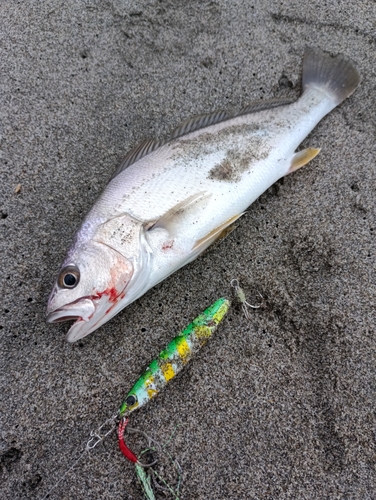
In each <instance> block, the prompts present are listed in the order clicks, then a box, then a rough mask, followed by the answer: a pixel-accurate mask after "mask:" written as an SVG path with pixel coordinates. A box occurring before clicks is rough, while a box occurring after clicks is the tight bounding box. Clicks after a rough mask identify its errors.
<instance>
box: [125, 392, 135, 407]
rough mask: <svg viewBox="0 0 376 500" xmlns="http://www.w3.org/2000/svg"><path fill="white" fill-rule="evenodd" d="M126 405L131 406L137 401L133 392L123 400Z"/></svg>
mask: <svg viewBox="0 0 376 500" xmlns="http://www.w3.org/2000/svg"><path fill="white" fill-rule="evenodd" d="M125 402H126V404H127V406H133V405H134V404H136V403H137V398H136V396H134V395H133V394H130V395H129V396H128V397H127V399H126V400H125Z"/></svg>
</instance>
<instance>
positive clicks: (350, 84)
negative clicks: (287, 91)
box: [303, 48, 360, 105]
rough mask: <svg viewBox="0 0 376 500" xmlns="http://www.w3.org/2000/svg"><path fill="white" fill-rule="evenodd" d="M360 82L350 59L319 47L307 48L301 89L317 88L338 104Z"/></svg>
mask: <svg viewBox="0 0 376 500" xmlns="http://www.w3.org/2000/svg"><path fill="white" fill-rule="evenodd" d="M359 82H360V75H359V72H358V70H357V69H356V67H355V64H354V63H353V62H352V61H351V59H349V58H347V57H346V56H344V55H341V54H339V55H336V56H331V55H330V54H329V53H327V52H324V51H322V50H320V49H314V48H307V49H306V51H305V54H304V61H303V91H305V90H307V89H308V88H315V87H316V88H319V89H320V90H322V91H323V92H326V93H327V94H328V95H329V96H330V97H331V99H333V101H334V102H335V105H338V104H339V103H340V102H342V101H343V100H344V99H346V97H348V96H350V95H351V94H352V93H353V92H354V90H355V89H356V87H357V86H358V84H359Z"/></svg>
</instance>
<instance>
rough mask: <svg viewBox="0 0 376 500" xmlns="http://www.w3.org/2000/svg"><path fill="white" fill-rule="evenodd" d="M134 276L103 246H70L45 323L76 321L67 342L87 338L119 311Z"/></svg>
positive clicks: (124, 262)
mask: <svg viewBox="0 0 376 500" xmlns="http://www.w3.org/2000/svg"><path fill="white" fill-rule="evenodd" d="M133 274H134V267H133V264H132V261H131V260H129V259H127V258H126V257H124V256H123V255H122V254H121V253H119V252H118V251H117V250H115V249H114V248H112V247H111V246H108V245H106V244H105V243H101V242H98V241H95V240H89V241H86V242H84V243H82V244H80V245H76V246H73V250H71V251H70V252H69V253H68V257H67V259H66V260H65V262H64V263H63V265H62V267H61V270H60V272H59V275H58V277H57V279H56V282H55V285H54V287H53V290H52V292H51V295H50V297H49V300H48V304H47V322H48V323H58V322H62V321H69V320H75V323H74V324H73V325H72V326H71V328H70V330H69V331H68V334H67V337H66V340H67V341H68V342H75V341H77V340H79V339H82V338H83V337H86V335H88V334H89V333H91V332H93V331H94V330H96V329H97V328H99V326H101V325H102V324H103V323H105V322H106V321H108V320H109V319H110V318H111V317H112V316H114V315H115V314H116V313H117V312H118V310H120V309H121V308H122V306H121V302H122V301H124V297H125V295H126V288H127V285H128V284H129V282H130V281H131V279H132V276H133Z"/></svg>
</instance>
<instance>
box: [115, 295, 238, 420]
mask: <svg viewBox="0 0 376 500" xmlns="http://www.w3.org/2000/svg"><path fill="white" fill-rule="evenodd" d="M229 307H230V302H229V301H228V300H227V299H224V298H221V299H218V300H217V301H216V302H214V304H212V305H211V306H210V307H208V308H207V309H205V311H204V312H203V313H202V314H200V316H198V317H197V318H196V319H194V320H193V321H192V323H190V324H189V325H188V326H187V328H185V330H183V331H182V332H181V333H179V335H177V336H176V337H175V338H174V339H173V340H171V342H170V343H169V344H168V345H167V347H166V348H165V349H164V350H163V351H162V352H161V353H160V354H159V356H158V358H157V359H155V360H154V361H152V362H151V363H150V365H149V367H148V368H147V369H146V371H145V372H144V373H143V374H142V375H141V377H140V378H139V379H138V380H137V382H136V383H135V384H134V386H133V387H132V389H131V390H130V391H129V393H128V394H127V396H126V398H125V400H124V402H123V403H122V405H121V407H120V410H119V413H120V417H124V416H126V415H129V413H131V412H132V411H133V410H135V409H136V408H140V407H141V406H143V405H144V404H146V403H147V402H148V401H150V400H151V399H152V398H154V397H155V396H156V395H157V394H158V393H159V392H160V391H161V390H162V389H163V388H164V387H165V385H166V384H167V383H168V382H169V381H170V380H171V379H173V378H174V377H175V376H176V375H177V374H178V373H179V372H180V370H181V369H182V368H183V367H184V365H185V364H186V363H187V362H188V361H189V360H190V359H191V358H192V356H193V355H194V354H195V353H196V352H197V351H199V350H200V348H201V347H202V346H203V345H204V344H205V342H206V341H207V340H208V339H209V338H210V337H211V335H212V334H213V333H214V331H215V330H216V328H217V326H218V325H219V323H220V322H221V321H222V319H223V318H224V316H225V314H226V313H227V311H228V309H229Z"/></svg>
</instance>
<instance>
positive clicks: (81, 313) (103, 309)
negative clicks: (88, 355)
mask: <svg viewBox="0 0 376 500" xmlns="http://www.w3.org/2000/svg"><path fill="white" fill-rule="evenodd" d="M124 297H125V293H124V292H120V293H116V292H115V289H113V288H112V289H109V290H106V291H105V292H101V293H98V294H96V295H95V296H91V297H83V298H81V299H78V300H76V301H75V302H71V303H70V304H66V305H65V306H63V307H59V308H58V309H56V310H54V311H51V312H49V313H48V314H47V318H46V321H47V323H62V322H63V321H71V320H74V321H75V322H74V323H73V325H72V326H71V327H70V329H69V330H68V333H67V336H66V338H65V339H66V341H67V342H70V343H71V342H77V340H80V339H82V338H84V337H86V336H87V335H89V333H92V332H94V331H95V330H96V329H97V328H99V327H100V326H101V325H102V324H103V323H106V322H107V321H108V320H109V319H110V318H111V317H112V316H114V315H115V314H116V313H117V312H118V311H119V310H120V309H122V307H124V306H123V302H124ZM124 305H125V304H124Z"/></svg>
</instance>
